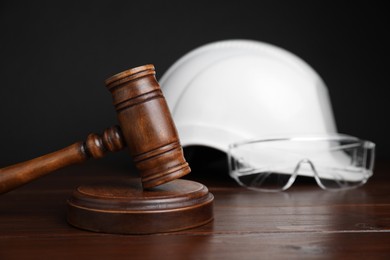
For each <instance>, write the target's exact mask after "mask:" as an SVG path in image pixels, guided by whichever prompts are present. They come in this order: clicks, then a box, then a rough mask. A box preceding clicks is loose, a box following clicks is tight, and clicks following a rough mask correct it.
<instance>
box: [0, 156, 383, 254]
mask: <svg viewBox="0 0 390 260" xmlns="http://www.w3.org/2000/svg"><path fill="white" fill-rule="evenodd" d="M133 175H134V174H131V172H130V174H129V170H128V169H126V167H113V166H112V165H111V166H110V165H108V164H102V163H99V162H94V161H91V162H88V163H85V164H82V165H76V166H70V167H68V168H66V169H63V170H59V171H57V172H55V173H52V174H50V175H49V176H46V177H44V178H42V179H39V180H36V181H35V182H33V183H30V184H27V185H25V186H23V187H21V188H19V189H17V190H14V191H11V192H9V193H7V194H4V195H1V196H0V259H2V260H3V259H81V258H84V259H122V258H123V259H124V258H126V259H240V260H242V259H307V258H309V259H359V258H360V259H390V163H385V162H378V163H377V166H376V170H375V173H374V176H373V177H372V178H371V179H370V180H369V181H368V183H367V184H365V185H364V186H363V187H360V188H358V189H354V190H349V191H340V192H329V191H324V190H321V189H320V188H319V187H318V186H317V185H316V184H315V183H314V182H312V181H307V180H306V179H305V180H304V181H302V180H301V181H300V180H299V179H298V180H297V181H296V183H295V184H294V185H293V187H291V188H290V189H289V190H288V191H286V192H278V193H260V192H255V191H250V190H247V189H245V188H242V187H239V186H238V185H236V183H235V182H234V181H233V180H231V179H230V177H228V176H226V175H225V176H222V175H221V174H220V173H218V174H217V173H216V174H215V175H213V173H212V172H209V173H207V174H197V173H196V172H193V173H191V177H190V178H191V179H192V180H196V181H199V182H201V183H203V184H205V185H206V186H207V187H208V188H209V190H210V191H211V192H212V193H213V195H214V196H215V201H214V203H215V204H214V221H213V222H212V223H209V224H206V225H204V226H202V227H199V228H195V229H191V230H185V231H180V232H175V233H165V234H155V235H113V234H102V233H94V232H89V231H84V230H79V229H77V228H74V227H72V226H70V225H69V224H68V223H67V221H66V200H67V198H69V196H70V194H71V193H72V190H73V189H75V188H76V187H77V186H78V185H82V184H90V183H94V182H100V183H101V182H104V181H105V180H107V178H133V177H134V176H133Z"/></svg>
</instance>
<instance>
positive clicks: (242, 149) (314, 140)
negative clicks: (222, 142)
mask: <svg viewBox="0 0 390 260" xmlns="http://www.w3.org/2000/svg"><path fill="white" fill-rule="evenodd" d="M228 157H229V158H228V160H229V171H230V176H231V177H233V178H234V179H235V180H236V181H237V182H238V183H239V184H240V185H241V186H244V187H247V188H249V189H255V190H260V191H283V190H286V189H288V188H289V187H291V185H292V184H293V183H294V181H295V179H296V177H297V176H298V175H303V176H312V177H314V178H315V180H316V182H317V184H318V185H319V186H320V187H321V188H322V189H325V190H342V189H350V188H356V187H359V186H361V185H363V184H364V183H366V182H367V180H368V178H369V177H370V176H371V175H372V174H373V167H374V157H375V144H374V143H372V142H370V141H365V140H360V139H359V138H356V137H353V136H348V135H341V134H336V135H326V136H315V137H291V138H277V139H268V140H253V141H248V142H241V143H235V144H231V145H230V146H229V151H228Z"/></svg>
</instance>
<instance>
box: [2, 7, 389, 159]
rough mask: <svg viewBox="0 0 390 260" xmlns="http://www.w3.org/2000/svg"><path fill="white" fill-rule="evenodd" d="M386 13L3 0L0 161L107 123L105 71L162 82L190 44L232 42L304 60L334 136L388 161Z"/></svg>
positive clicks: (110, 116)
mask: <svg viewBox="0 0 390 260" xmlns="http://www.w3.org/2000/svg"><path fill="white" fill-rule="evenodd" d="M385 10H387V8H385V6H384V4H380V3H379V1H378V2H375V1H365V2H364V3H363V2H356V1H289V0H286V1H276V0H271V1H261V0H259V1H243V0H241V1H211V0H209V1H199V0H198V1H73V2H72V1H15V0H9V1H3V0H2V1H0V32H1V33H0V37H1V41H0V123H1V128H0V140H1V152H0V154H1V157H0V165H1V166H4V165H7V164H10V163H15V162H19V161H22V160H26V159H29V158H32V157H35V156H38V155H42V154H45V153H48V152H51V151H54V150H57V149H59V148H62V147H64V146H67V145H69V144H71V143H73V142H75V141H78V140H84V138H85V137H86V136H87V134H88V133H89V132H91V131H93V132H98V133H100V132H102V131H103V130H104V129H105V128H106V127H108V126H110V125H113V124H115V123H116V115H115V112H114V109H113V106H112V105H111V95H110V94H109V92H108V91H107V90H106V89H105V87H104V80H105V79H106V78H107V77H109V76H111V75H113V74H115V73H117V72H120V71H122V70H125V69H128V68H131V67H135V66H139V65H143V64H146V63H153V64H154V65H155V66H156V69H157V78H159V77H161V75H162V74H163V73H164V72H165V71H166V70H167V69H168V67H169V66H170V65H171V64H172V63H173V62H175V61H176V60H177V59H178V58H180V57H181V56H182V55H184V54H185V53H187V52H188V51H190V50H192V49H194V48H196V47H198V46H200V45H203V44H206V43H209V42H213V41H217V40H224V39H237V38H241V39H253V40H259V41H264V42H268V43H271V44H274V45H277V46H280V47H282V48H285V49H287V50H289V51H291V52H293V53H295V54H296V55H298V56H299V57H301V58H302V59H303V60H305V61H306V62H308V63H309V64H310V65H311V66H312V67H313V68H314V69H315V70H316V71H317V72H318V73H319V74H320V75H321V76H322V78H323V79H324V80H325V83H326V84H327V86H328V88H329V92H330V96H331V101H332V106H333V110H334V113H335V117H336V122H337V126H338V130H339V132H342V133H346V134H350V135H355V136H358V137H361V138H364V139H368V140H372V141H374V142H375V143H376V144H377V155H378V158H380V159H390V156H389V153H388V152H387V150H386V149H388V147H390V141H389V138H388V128H387V122H386V121H387V118H388V112H389V99H388V95H387V93H388V91H387V89H388V88H389V83H388V78H389V73H388V68H389V65H388V64H389V63H388V61H389V46H390V45H389V40H388V39H387V36H388V34H389V26H387V25H386V24H388V23H389V19H388V13H387V12H386V11H385ZM123 154H124V153H121V154H120V155H110V156H109V157H108V159H106V160H108V161H109V160H117V161H118V162H125V160H126V159H127V155H126V156H125V155H123Z"/></svg>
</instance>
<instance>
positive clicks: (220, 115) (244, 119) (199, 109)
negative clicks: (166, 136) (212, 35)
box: [159, 40, 337, 152]
mask: <svg viewBox="0 0 390 260" xmlns="http://www.w3.org/2000/svg"><path fill="white" fill-rule="evenodd" d="M159 82H160V84H161V87H162V90H163V92H164V95H165V98H166V100H167V102H168V106H169V108H170V110H171V113H172V116H173V119H174V121H175V124H176V127H177V129H178V132H179V135H180V140H181V143H182V145H183V147H186V146H190V145H202V146H207V147H212V148H216V149H218V150H221V151H224V152H227V150H228V146H229V144H231V143H234V142H239V141H242V140H249V139H259V138H268V137H270V136H275V135H292V134H329V133H336V132H337V131H336V126H335V121H334V117H333V112H332V109H331V103H330V99H329V96H328V91H327V88H326V86H325V84H324V82H323V81H322V79H321V78H320V76H319V75H318V74H317V73H316V72H315V71H314V70H313V69H312V68H311V67H310V66H309V65H308V64H307V63H305V62H304V61H303V60H302V59H300V58H299V57H297V56H296V55H294V54H292V53H290V52H288V51H286V50H284V49H281V48H279V47H276V46H273V45H271V44H267V43H263V42H259V41H252V40H225V41H219V42H214V43H209V44H206V45H204V46H201V47H198V48H196V49H195V50H193V51H191V52H189V53H187V54H186V55H184V56H183V57H182V58H180V59H179V60H178V61H176V62H175V63H174V64H173V65H172V66H171V67H170V68H169V69H168V70H167V71H166V73H165V74H164V75H163V76H162V77H161V79H160V80H159Z"/></svg>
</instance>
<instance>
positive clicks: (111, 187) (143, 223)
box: [67, 179, 214, 234]
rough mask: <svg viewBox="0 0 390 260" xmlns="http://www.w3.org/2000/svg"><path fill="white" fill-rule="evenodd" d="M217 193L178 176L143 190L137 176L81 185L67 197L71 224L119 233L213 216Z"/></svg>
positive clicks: (165, 228)
mask: <svg viewBox="0 0 390 260" xmlns="http://www.w3.org/2000/svg"><path fill="white" fill-rule="evenodd" d="M213 200H214V196H213V195H212V194H211V193H210V192H209V191H208V189H207V187H206V186H204V185H203V184H200V183H198V182H194V181H189V180H181V179H177V180H174V181H171V182H168V183H166V184H163V185H160V186H157V187H155V188H153V189H149V190H143V189H142V186H141V182H140V181H139V180H138V181H136V180H131V179H130V180H126V181H125V182H124V183H123V182H117V183H104V184H102V185H97V184H95V185H91V186H80V187H78V188H77V189H76V190H75V191H74V192H73V194H72V196H71V197H70V198H69V200H68V201H67V206H68V213H67V220H68V222H69V224H71V225H72V226H75V227H77V228H81V229H85V230H89V231H95V232H102V233H117V234H153V233H164V232H173V231H179V230H184V229H190V228H194V227H198V226H201V225H204V224H206V223H208V222H210V221H212V219H213Z"/></svg>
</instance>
